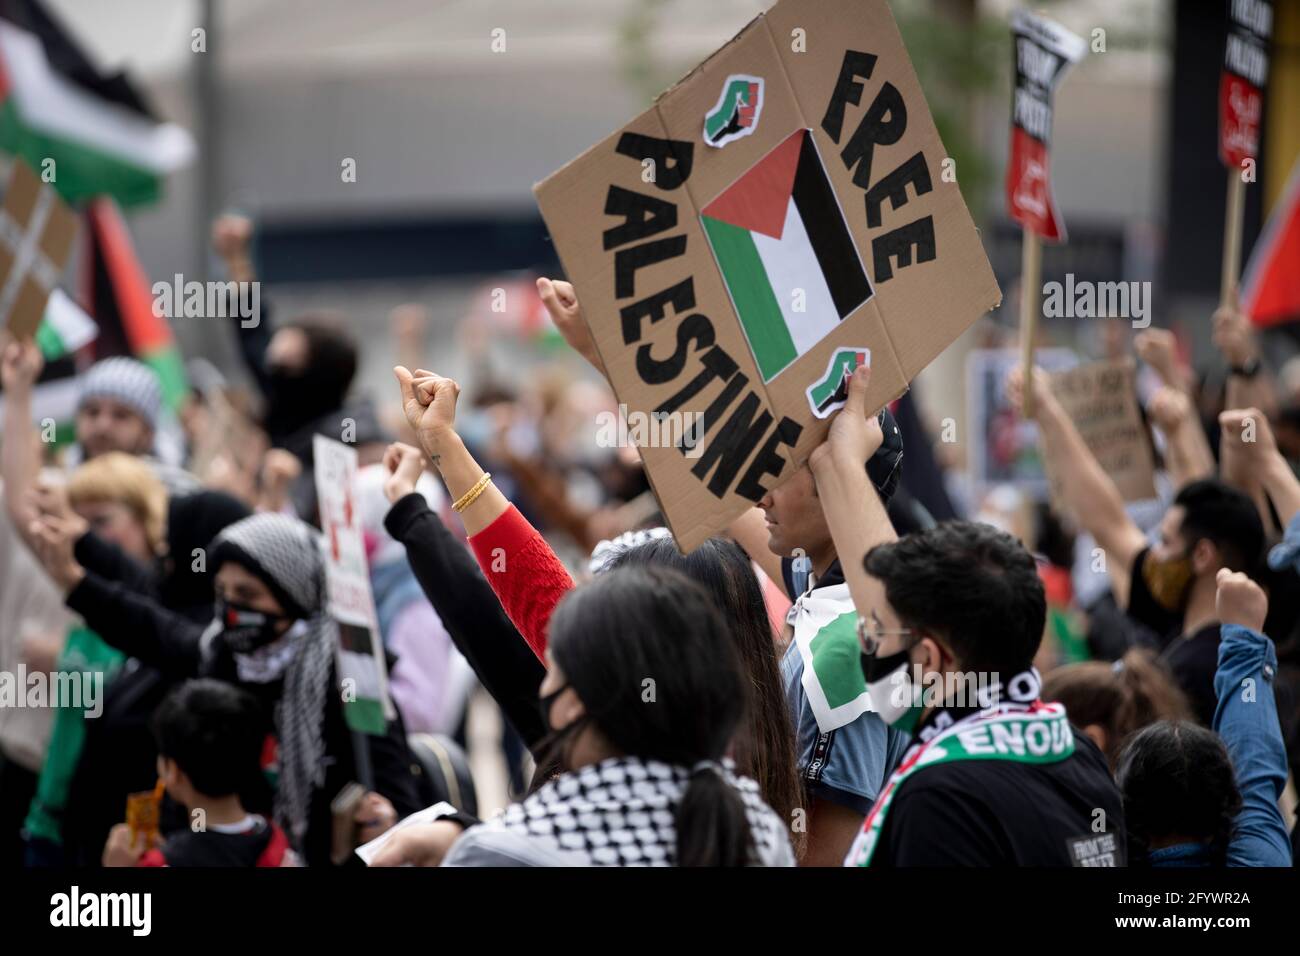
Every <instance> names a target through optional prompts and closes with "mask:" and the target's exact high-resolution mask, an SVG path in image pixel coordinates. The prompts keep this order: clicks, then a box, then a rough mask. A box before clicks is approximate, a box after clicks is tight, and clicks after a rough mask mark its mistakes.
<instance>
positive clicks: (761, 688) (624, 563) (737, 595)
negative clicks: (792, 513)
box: [601, 537, 802, 843]
mask: <svg viewBox="0 0 1300 956" xmlns="http://www.w3.org/2000/svg"><path fill="white" fill-rule="evenodd" d="M647 566H656V567H667V568H673V569H675V570H678V571H681V572H682V573H683V574H685V575H686V576H687V577H688V578H690V579H691V580H692V581H696V582H698V583H699V584H701V585H703V586H704V588H705V590H707V591H708V592H709V593H710V594H711V595H713V596H714V597H715V598H721V601H722V603H721V604H715V606H716V607H718V610H720V611H721V612H722V615H723V619H724V620H725V621H726V622H727V634H728V636H729V637H730V639H731V642H732V645H733V646H734V647H735V648H736V651H737V653H738V654H739V657H740V663H741V672H742V674H743V676H744V682H743V683H744V695H745V710H744V716H743V717H742V719H741V723H740V728H739V730H738V732H737V734H736V738H735V740H734V741H733V744H732V756H733V757H734V759H735V761H736V765H737V766H738V767H740V768H741V769H742V770H743V772H744V773H745V774H746V775H747V776H750V777H753V778H754V779H755V780H757V781H759V782H760V785H761V786H762V788H763V798H764V799H765V800H766V801H767V803H768V804H769V805H770V806H771V807H772V809H773V810H775V811H776V813H777V815H778V816H780V817H781V819H783V820H785V821H786V823H787V825H789V823H790V822H791V821H792V820H793V819H794V811H795V809H796V808H797V807H798V805H799V803H800V800H801V789H800V786H799V777H798V774H797V773H796V771H795V758H794V730H793V729H792V728H791V726H790V705H789V704H788V703H787V701H786V697H785V694H784V692H783V691H782V688H781V671H780V667H779V666H778V664H777V656H776V650H775V647H774V645H773V643H772V627H771V624H770V622H769V619H768V615H767V605H766V604H765V603H764V601H763V591H762V588H761V587H759V584H758V578H757V577H756V576H755V575H754V569H753V567H752V566H751V565H750V562H749V557H748V556H747V555H746V554H745V552H744V551H743V550H741V547H740V545H738V544H736V543H735V542H734V541H731V540H728V539H726V538H709V539H708V540H707V541H705V542H704V543H703V544H701V545H700V546H699V547H698V548H696V549H695V550H694V551H692V552H691V553H690V554H685V555H684V554H682V553H681V552H680V551H679V550H677V545H676V544H674V543H673V541H672V539H671V538H668V537H660V538H655V539H652V540H650V541H647V542H646V543H644V544H641V545H638V546H636V547H633V548H629V549H627V550H625V551H619V552H616V553H615V554H614V555H612V556H611V557H610V559H609V560H608V561H607V562H606V564H605V565H604V566H603V568H602V569H601V573H606V572H609V571H612V570H614V569H615V568H621V567H647ZM801 835H802V834H801V833H798V832H795V833H792V837H793V838H794V840H795V841H796V843H797V842H798V840H799V837H800V836H801Z"/></svg>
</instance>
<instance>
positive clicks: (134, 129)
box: [0, 0, 194, 206]
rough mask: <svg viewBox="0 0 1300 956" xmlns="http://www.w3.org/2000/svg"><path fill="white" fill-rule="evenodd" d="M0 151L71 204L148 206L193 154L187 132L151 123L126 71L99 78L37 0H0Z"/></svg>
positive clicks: (192, 146)
mask: <svg viewBox="0 0 1300 956" xmlns="http://www.w3.org/2000/svg"><path fill="white" fill-rule="evenodd" d="M0 149H3V150H5V151H6V152H9V153H12V154H14V155H17V156H22V157H23V158H24V159H26V160H27V161H28V162H29V163H30V164H31V165H32V167H33V168H35V169H36V170H37V171H38V172H44V170H45V165H44V164H45V163H46V161H48V160H53V163H54V166H53V167H52V168H53V171H54V173H55V178H54V179H53V185H54V186H55V188H56V189H58V191H59V192H60V193H61V194H62V196H63V197H64V198H65V199H67V200H68V201H69V202H73V201H80V200H84V199H88V198H90V197H92V196H98V195H110V196H113V197H114V198H115V199H117V201H118V202H119V203H121V204H122V205H123V206H133V205H140V204H144V203H150V202H154V201H155V200H157V199H158V197H159V195H160V194H161V187H162V177H163V176H164V175H166V174H167V173H170V172H172V171H173V170H176V169H179V168H180V167H182V166H185V165H186V164H188V163H189V162H190V161H191V159H192V158H193V156H194V141H193V140H192V139H191V138H190V135H189V133H187V132H186V131H185V130H183V129H181V128H180V127H178V126H175V125H173V124H171V123H163V122H160V121H159V120H158V119H156V118H155V117H154V116H153V115H152V114H151V113H150V111H149V110H148V108H147V107H146V106H145V104H144V101H143V100H142V99H141V98H140V96H139V94H138V93H137V92H136V91H135V90H134V89H133V88H132V87H131V85H130V84H129V83H128V82H127V80H126V79H125V77H122V76H120V75H111V76H110V75H103V74H100V73H99V71H98V70H96V68H95V67H94V66H93V65H92V64H91V63H90V61H89V59H87V57H86V56H85V54H84V53H82V52H81V50H80V49H79V48H78V47H77V45H76V44H75V43H74V42H73V40H72V38H71V36H70V35H69V34H68V32H67V31H66V30H64V29H63V28H62V26H61V25H59V24H58V23H57V22H56V21H55V20H54V19H52V18H51V17H50V16H49V14H48V13H46V11H45V10H44V9H43V8H42V6H41V5H40V4H39V3H38V2H37V0H0Z"/></svg>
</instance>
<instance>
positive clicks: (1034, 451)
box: [964, 348, 1079, 500]
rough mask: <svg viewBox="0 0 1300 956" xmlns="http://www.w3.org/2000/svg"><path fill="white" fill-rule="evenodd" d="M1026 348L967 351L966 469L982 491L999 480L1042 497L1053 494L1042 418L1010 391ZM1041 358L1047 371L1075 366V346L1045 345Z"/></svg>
mask: <svg viewBox="0 0 1300 956" xmlns="http://www.w3.org/2000/svg"><path fill="white" fill-rule="evenodd" d="M1019 359H1020V353H1019V352H1017V351H1016V350H1015V349H1011V348H1007V349H972V350H971V351H969V352H967V353H966V431H965V433H964V434H966V435H967V436H969V437H968V440H967V441H966V442H965V448H964V451H965V459H966V473H967V474H968V475H969V476H970V480H971V487H972V490H973V491H974V492H975V493H976V494H982V493H983V492H985V491H986V490H988V489H989V488H990V487H992V486H994V485H999V484H1004V483H1008V484H1014V485H1015V486H1016V487H1017V488H1019V489H1020V490H1021V491H1022V492H1024V493H1025V494H1027V495H1029V496H1031V497H1033V498H1035V499H1039V500H1044V499H1046V498H1047V494H1048V489H1047V474H1046V472H1045V471H1044V470H1043V456H1042V453H1041V449H1040V446H1039V439H1038V423H1037V422H1035V421H1034V420H1033V419H1027V418H1025V417H1024V416H1023V415H1022V414H1021V413H1020V409H1019V408H1018V407H1017V406H1016V405H1014V404H1012V402H1011V399H1010V397H1008V395H1007V388H1006V383H1007V376H1008V375H1009V374H1010V373H1011V370H1012V369H1013V368H1015V366H1016V363H1017V362H1018V361H1019ZM1034 362H1035V364H1036V365H1037V366H1038V367H1039V368H1040V369H1042V370H1043V371H1044V372H1048V373H1051V372H1056V371H1060V370H1062V369H1067V368H1073V367H1074V366H1075V365H1077V364H1079V360H1078V358H1077V357H1076V356H1075V354H1074V353H1073V352H1072V351H1070V350H1069V349H1060V348H1050V349H1039V350H1038V351H1037V353H1036V354H1035V355H1034Z"/></svg>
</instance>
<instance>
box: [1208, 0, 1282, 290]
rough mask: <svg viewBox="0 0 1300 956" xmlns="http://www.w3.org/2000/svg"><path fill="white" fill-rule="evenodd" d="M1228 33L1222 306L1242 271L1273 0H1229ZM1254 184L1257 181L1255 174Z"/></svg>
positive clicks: (1222, 80) (1222, 107)
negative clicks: (1248, 185) (1243, 236)
mask: <svg viewBox="0 0 1300 956" xmlns="http://www.w3.org/2000/svg"><path fill="white" fill-rule="evenodd" d="M1227 10H1228V33H1227V36H1226V37H1225V38H1224V41H1223V68H1222V69H1221V70H1220V72H1219V159H1220V160H1221V161H1222V162H1223V165H1225V166H1226V167H1228V200H1227V209H1226V211H1225V215H1224V220H1223V266H1222V274H1221V275H1220V278H1219V304H1220V305H1229V304H1230V303H1231V302H1232V290H1233V287H1234V286H1235V285H1236V284H1237V276H1238V275H1239V273H1240V270H1241V230H1242V224H1243V218H1244V216H1245V209H1246V181H1247V175H1248V173H1249V172H1251V170H1250V169H1249V167H1251V166H1253V164H1254V161H1255V158H1256V154H1257V153H1258V152H1259V126H1260V121H1261V120H1262V119H1263V116H1264V87H1265V85H1266V84H1267V83H1268V43H1269V37H1271V36H1272V35H1273V4H1272V3H1271V2H1269V0H1227ZM1250 181H1251V182H1254V176H1253V175H1251V179H1250Z"/></svg>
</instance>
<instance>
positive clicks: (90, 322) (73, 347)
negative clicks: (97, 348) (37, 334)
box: [45, 288, 99, 352]
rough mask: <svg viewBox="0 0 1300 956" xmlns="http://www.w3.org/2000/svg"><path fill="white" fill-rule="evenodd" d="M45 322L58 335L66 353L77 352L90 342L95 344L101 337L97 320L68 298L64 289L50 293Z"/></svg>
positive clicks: (46, 305)
mask: <svg viewBox="0 0 1300 956" xmlns="http://www.w3.org/2000/svg"><path fill="white" fill-rule="evenodd" d="M45 321H46V322H48V323H49V324H50V326H51V328H52V329H53V330H54V332H55V333H56V334H57V335H58V337H59V341H60V342H62V343H63V348H64V351H65V352H75V351H77V349H79V348H81V347H82V346H83V345H85V344H87V343H88V342H93V341H94V340H95V339H96V338H97V337H98V335H99V326H97V325H96V324H95V320H94V319H92V318H91V317H90V316H88V315H87V314H86V313H85V312H83V311H82V309H81V306H79V305H77V303H75V302H73V301H72V299H70V298H68V296H67V295H65V294H64V292H63V290H62V289H57V288H56V289H55V290H54V291H52V292H51V293H50V298H49V299H48V300H47V301H46V303H45Z"/></svg>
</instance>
